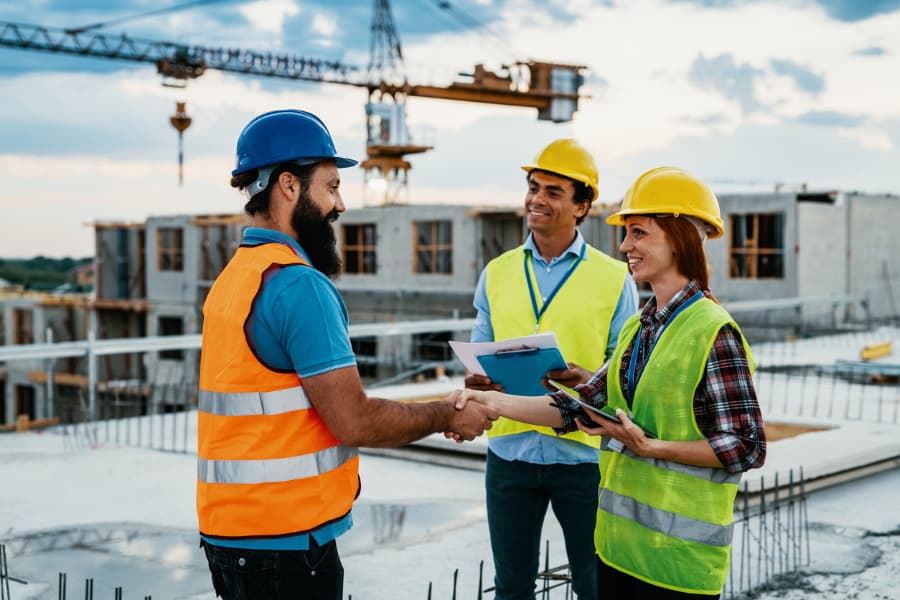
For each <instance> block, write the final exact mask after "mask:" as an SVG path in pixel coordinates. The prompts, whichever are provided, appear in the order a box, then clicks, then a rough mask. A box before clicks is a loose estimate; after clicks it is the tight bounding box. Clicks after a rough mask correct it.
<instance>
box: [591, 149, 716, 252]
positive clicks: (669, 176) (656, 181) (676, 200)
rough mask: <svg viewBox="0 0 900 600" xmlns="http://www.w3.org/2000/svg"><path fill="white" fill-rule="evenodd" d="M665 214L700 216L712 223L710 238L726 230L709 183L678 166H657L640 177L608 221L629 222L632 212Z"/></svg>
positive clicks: (707, 223)
mask: <svg viewBox="0 0 900 600" xmlns="http://www.w3.org/2000/svg"><path fill="white" fill-rule="evenodd" d="M662 214H665V215H674V216H676V217H677V216H680V215H685V216H690V217H696V218H698V219H700V220H701V221H703V222H704V223H705V224H706V225H707V226H708V227H707V233H708V235H709V237H710V238H717V237H722V235H724V233H725V223H724V222H723V221H722V213H721V211H720V210H719V201H718V200H717V199H716V195H715V194H713V193H712V190H710V189H709V188H708V187H707V186H706V184H705V183H703V182H702V181H700V180H699V179H697V178H696V177H694V176H693V175H691V174H690V173H688V172H687V171H685V170H684V169H679V168H678V167H657V168H655V169H650V170H649V171H647V172H646V173H644V174H642V175H641V176H640V177H638V178H637V180H635V182H634V183H633V184H631V187H630V188H628V191H627V192H625V197H624V198H622V205H621V206H620V207H619V212H617V213H615V214H613V215H611V216H610V217H608V218H607V219H606V222H607V223H609V224H610V225H625V217H627V216H629V215H662Z"/></svg>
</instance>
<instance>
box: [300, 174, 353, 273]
mask: <svg viewBox="0 0 900 600" xmlns="http://www.w3.org/2000/svg"><path fill="white" fill-rule="evenodd" d="M338 216H340V213H338V211H336V210H332V211H331V212H330V213H328V214H327V215H323V214H322V211H321V210H320V209H319V207H318V206H316V205H315V204H314V203H313V201H312V200H311V199H310V197H309V195H308V194H307V191H306V190H303V191H302V192H301V193H300V199H299V200H298V201H297V206H296V207H294V213H293V214H292V215H291V225H292V226H293V227H294V231H296V232H297V241H298V242H299V243H300V246H301V247H302V248H303V250H304V251H305V252H306V255H307V256H308V257H309V260H310V262H312V266H313V267H315V269H316V270H317V271H319V272H320V273H322V274H323V275H325V276H326V277H328V278H329V279H337V276H338V275H339V274H340V272H341V257H340V255H339V254H338V251H337V240H336V239H335V237H334V228H332V226H331V224H332V223H333V222H334V221H336V220H337V218H338Z"/></svg>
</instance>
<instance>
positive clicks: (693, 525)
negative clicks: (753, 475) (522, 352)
mask: <svg viewBox="0 0 900 600" xmlns="http://www.w3.org/2000/svg"><path fill="white" fill-rule="evenodd" d="M607 222H608V223H610V224H612V225H620V226H624V227H625V238H624V241H623V242H622V244H621V246H620V248H619V249H620V250H621V251H622V252H623V253H624V254H625V255H626V256H627V258H628V264H629V267H630V268H631V271H632V274H633V276H634V279H635V280H636V281H646V282H648V283H649V284H650V286H651V288H652V290H653V297H652V298H650V300H649V301H648V302H647V304H646V305H645V306H644V308H643V310H642V311H641V313H639V314H637V315H634V316H633V317H631V319H629V321H628V322H627V323H626V324H625V326H624V327H623V328H622V332H621V334H620V335H619V340H618V345H617V347H616V350H615V352H614V353H613V355H612V357H611V358H610V360H609V361H608V362H607V363H606V364H605V365H603V366H602V367H601V368H600V370H599V371H597V372H596V373H595V374H594V375H593V376H592V377H590V379H589V380H588V381H587V382H585V383H578V384H577V385H575V384H576V383H577V381H578V380H579V379H580V380H583V379H584V378H585V376H586V375H589V374H587V373H583V372H580V371H579V370H577V369H574V370H572V369H570V370H565V371H560V372H558V373H550V374H549V375H550V376H551V378H552V377H553V375H558V377H559V378H561V379H562V380H563V381H562V383H564V384H568V385H575V390H576V391H577V392H578V395H579V399H580V400H581V401H582V402H584V403H586V404H588V405H590V406H592V407H595V408H601V407H607V406H608V407H609V408H607V409H606V410H609V409H615V414H616V416H617V417H618V421H619V422H616V421H614V420H612V419H609V418H608V417H603V416H600V415H597V414H596V413H594V412H593V411H591V410H584V409H583V408H582V407H581V406H580V405H579V404H578V403H577V402H576V401H575V400H574V399H573V398H572V397H570V396H569V395H568V394H567V393H566V392H564V391H560V392H556V393H554V394H552V401H551V402H548V401H547V397H546V396H541V397H521V396H510V395H507V394H502V393H500V392H495V391H486V392H485V391H475V390H461V391H456V392H454V393H453V396H454V399H455V401H456V403H457V406H458V407H459V406H462V405H464V404H465V402H467V401H476V402H481V403H484V404H487V405H488V406H490V407H492V408H494V409H495V410H496V411H497V412H498V413H499V414H500V415H502V416H506V417H510V418H513V419H516V420H519V421H525V422H530V423H534V424H537V425H549V426H552V427H554V428H556V430H557V431H558V432H559V433H564V432H568V431H574V430H575V429H576V428H577V429H580V430H582V431H585V432H587V433H590V434H594V435H600V436H602V447H601V453H600V472H601V475H602V477H601V483H600V499H599V506H598V510H597V522H596V528H595V533H594V543H595V548H596V551H597V555H598V560H599V563H598V568H599V573H598V586H599V590H600V595H601V597H607V598H634V599H638V598H647V599H650V598H653V599H657V598H690V597H706V598H709V597H718V595H719V594H720V592H721V589H722V586H723V585H724V583H725V580H726V577H727V574H728V566H729V553H730V546H731V537H732V521H733V511H734V498H735V495H736V493H737V488H738V483H739V482H740V477H741V473H742V472H743V471H746V470H748V469H751V468H755V467H759V466H761V465H762V464H763V462H764V460H765V451H766V450H765V448H766V445H765V432H764V429H763V423H762V416H761V414H760V410H759V404H758V403H757V401H756V392H755V389H754V387H753V381H752V379H751V371H752V369H753V367H754V363H753V359H752V355H751V353H750V349H749V347H748V346H747V342H746V340H745V339H744V337H743V335H742V334H741V331H740V329H739V328H738V326H737V324H736V323H735V322H734V320H733V319H732V318H731V316H730V315H729V314H728V313H727V312H726V311H725V310H724V309H723V308H722V307H721V306H720V305H719V304H718V302H717V301H716V300H715V298H713V296H712V295H711V294H710V293H709V290H708V280H709V269H708V266H707V264H706V257H705V254H704V251H703V242H704V240H705V238H706V237H707V236H708V237H712V238H715V237H720V236H722V234H723V233H724V227H723V223H722V218H721V215H720V212H719V203H718V201H717V200H716V197H715V196H714V195H713V193H712V192H711V191H710V190H709V189H708V188H707V187H706V186H705V185H704V184H703V183H702V182H700V181H699V180H697V179H696V178H694V177H693V176H691V175H689V174H688V173H686V172H685V171H683V170H681V169H677V168H674V167H660V168H657V169H653V170H651V171H648V172H646V173H644V174H643V175H641V176H640V177H639V178H638V179H637V180H636V181H635V182H634V184H633V185H632V186H631V188H630V189H629V190H628V192H627V193H626V195H625V198H624V199H623V201H622V206H621V209H620V210H619V212H617V213H616V214H614V215H612V216H611V217H609V218H608V219H607ZM579 373H580V375H579Z"/></svg>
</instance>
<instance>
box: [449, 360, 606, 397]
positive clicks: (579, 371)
mask: <svg viewBox="0 0 900 600" xmlns="http://www.w3.org/2000/svg"><path fill="white" fill-rule="evenodd" d="M568 367H569V368H567V369H559V370H557V371H547V375H546V377H544V379H542V380H541V383H543V384H544V387H545V388H547V389H548V390H552V391H554V392H555V391H556V388H555V387H553V386H552V385H550V383H549V382H548V381H547V380H548V379H552V380H554V381H557V382H559V383H561V384H562V385H564V386H566V387H569V388H573V387H575V386H576V385H578V384H579V383H587V382H588V380H589V379H590V378H591V375H593V373H591V372H590V371H588V370H587V369H585V368H584V367H579V366H578V365H576V364H575V363H571V362H570V363H568ZM466 387H468V385H467V386H466Z"/></svg>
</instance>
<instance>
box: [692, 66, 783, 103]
mask: <svg viewBox="0 0 900 600" xmlns="http://www.w3.org/2000/svg"><path fill="white" fill-rule="evenodd" d="M763 73H764V72H763V71H762V70H761V69H757V68H755V67H753V66H751V65H750V64H748V63H743V64H740V65H738V64H737V63H735V60H734V57H733V56H732V55H731V54H719V55H718V56H715V57H713V58H706V57H705V56H703V54H700V55H699V56H697V58H696V59H695V60H694V62H693V64H692V65H691V71H690V79H691V81H692V82H693V83H694V84H695V85H697V86H698V87H700V88H703V89H712V90H715V91H717V92H719V93H720V94H722V95H723V96H725V97H726V98H729V99H731V100H735V101H737V102H738V104H740V106H741V109H742V110H743V111H744V112H745V113H751V112H755V111H757V110H761V109H763V108H765V106H764V105H763V104H762V103H760V101H759V100H758V99H757V96H756V89H755V81H756V79H757V78H759V77H761V76H762V75H763Z"/></svg>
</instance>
